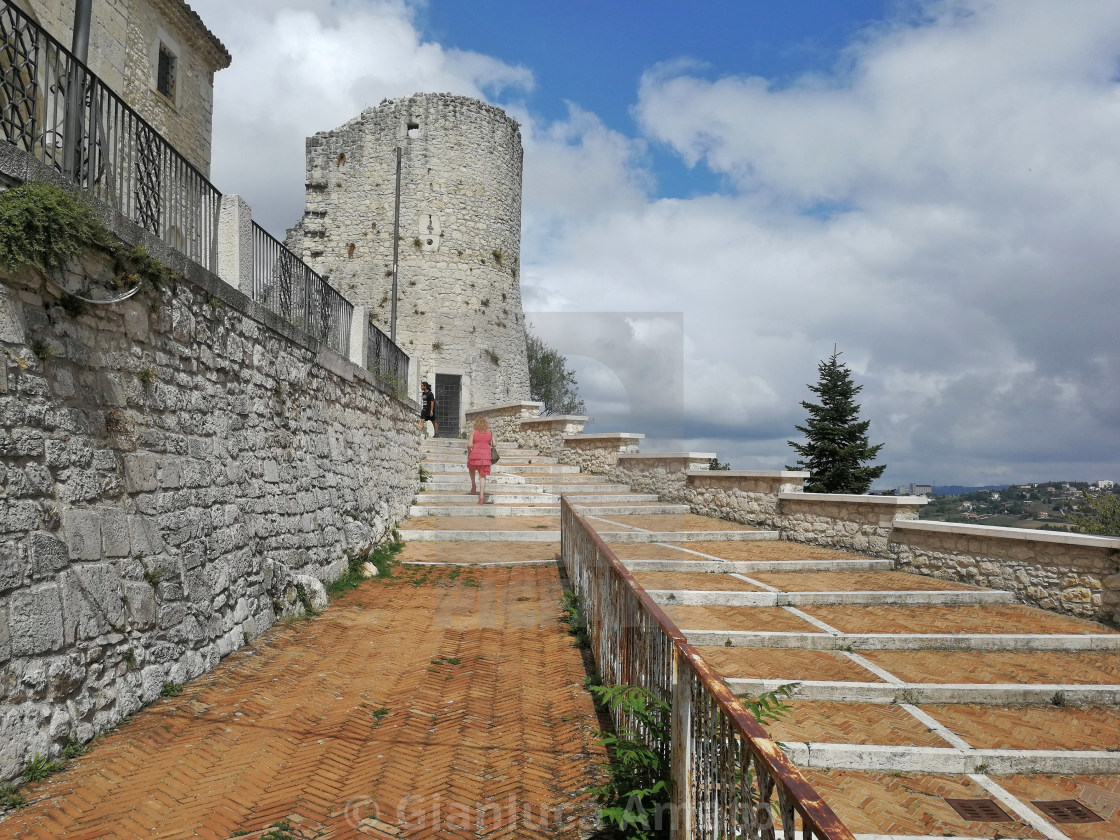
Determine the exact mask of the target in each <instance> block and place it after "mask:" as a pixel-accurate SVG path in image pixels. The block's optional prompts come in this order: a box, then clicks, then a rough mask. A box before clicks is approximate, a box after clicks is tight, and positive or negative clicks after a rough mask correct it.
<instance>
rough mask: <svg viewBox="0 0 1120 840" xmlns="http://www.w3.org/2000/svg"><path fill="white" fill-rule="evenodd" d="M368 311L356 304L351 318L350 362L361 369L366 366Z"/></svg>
mask: <svg viewBox="0 0 1120 840" xmlns="http://www.w3.org/2000/svg"><path fill="white" fill-rule="evenodd" d="M367 311H368V310H367V309H366V308H365V307H364V306H358V305H357V304H354V313H353V314H352V315H351V316H350V361H352V362H353V363H354V364H356V365H357V366H358V367H360V368H364V367H365V366H366V325H367V324H369V315H367V314H366V313H367Z"/></svg>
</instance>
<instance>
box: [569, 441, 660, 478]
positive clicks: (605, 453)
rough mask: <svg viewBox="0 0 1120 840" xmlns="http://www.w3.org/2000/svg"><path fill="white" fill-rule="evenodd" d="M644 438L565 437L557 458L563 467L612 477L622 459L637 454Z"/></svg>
mask: <svg viewBox="0 0 1120 840" xmlns="http://www.w3.org/2000/svg"><path fill="white" fill-rule="evenodd" d="M644 437H645V435H640V434H634V433H632V432H618V433H614V434H591V435H582V434H575V435H564V436H562V437H561V441H560V443H561V448H560V450H559V452H558V453H557V454H558V457H559V458H560V463H561V464H569V465H572V466H576V467H579V468H580V471H581V472H585V473H591V474H592V475H609V474H610V473H611V472H612V471H613V470H614V469H615V467H616V466H618V459H619V457H620V456H621V455H632V454H635V453H637V451H638V447H639V446H640V445H641V443H640V442H641V439H642V438H644Z"/></svg>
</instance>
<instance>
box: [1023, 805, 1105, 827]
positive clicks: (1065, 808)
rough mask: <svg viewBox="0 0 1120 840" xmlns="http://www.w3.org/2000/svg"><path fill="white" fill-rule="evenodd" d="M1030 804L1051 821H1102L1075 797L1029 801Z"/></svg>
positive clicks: (1102, 820) (1102, 819)
mask: <svg viewBox="0 0 1120 840" xmlns="http://www.w3.org/2000/svg"><path fill="white" fill-rule="evenodd" d="M1031 804H1032V805H1033V806H1034V807H1036V808H1037V809H1038V810H1040V811H1041V812H1042V813H1044V814H1045V815H1046V816H1048V817H1049V818H1050V821H1051V822H1056V823H1091V822H1104V817H1100V816H1097V815H1096V814H1094V813H1093V812H1092V811H1090V810H1089V809H1088V808H1086V807H1085V806H1084V805H1082V804H1081V803H1080V802H1078V801H1077V800H1076V799H1055V800H1051V801H1049V802H1031Z"/></svg>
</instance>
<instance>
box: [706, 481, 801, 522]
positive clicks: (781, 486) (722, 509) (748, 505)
mask: <svg viewBox="0 0 1120 840" xmlns="http://www.w3.org/2000/svg"><path fill="white" fill-rule="evenodd" d="M808 477H809V473H807V472H801V471H795V470H689V471H687V472H686V473H685V488H684V494H685V498H686V499H687V503H688V504H689V505H690V506H691V507H692V510H693V512H694V513H699V514H702V515H704V516H715V517H718V518H719V519H729V520H731V521H732V522H742V523H743V524H744V525H753V526H755V527H759V528H778V527H779V517H780V513H779V510H778V494H779V493H800V492H801V488H802V487H803V486H804V484H805V479H807V478H808Z"/></svg>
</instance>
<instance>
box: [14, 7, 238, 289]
mask: <svg viewBox="0 0 1120 840" xmlns="http://www.w3.org/2000/svg"><path fill="white" fill-rule="evenodd" d="M0 136H2V138H3V139H4V140H6V141H7V142H8V143H11V144H12V145H14V146H16V147H17V148H20V149H22V150H23V151H25V152H27V153H29V154H31V155H33V156H34V157H36V158H38V159H39V160H40V161H42V162H43V163H45V164H47V165H48V166H51V167H53V168H55V169H56V170H58V171H59V172H61V173H62V174H63V175H64V176H66V177H67V178H69V179H71V180H72V181H73V182H74V183H75V184H77V185H78V186H80V187H81V188H82V189H84V190H87V191H88V192H90V193H91V194H93V195H94V196H96V197H97V198H99V199H101V200H102V201H104V202H106V203H107V204H110V205H111V206H113V207H115V208H116V209H117V210H118V211H120V212H121V213H122V214H123V215H125V216H127V217H128V218H129V219H131V220H132V221H134V222H136V223H137V224H139V225H141V226H142V227H144V228H146V229H147V230H149V231H151V232H152V233H153V234H155V235H156V236H158V237H159V238H160V239H162V240H163V241H164V242H166V243H167V244H168V245H170V246H172V247H173V248H175V249H176V250H178V251H180V252H182V253H183V254H185V255H186V256H187V257H189V258H190V259H192V260H194V261H195V262H197V263H200V264H201V265H203V266H205V267H206V268H207V269H209V270H210V271H214V272H216V271H217V267H218V248H217V242H218V211H219V204H220V201H221V197H222V196H221V193H220V192H218V190H217V189H215V188H214V186H213V184H211V183H210V182H209V181H208V180H207V179H206V177H205V176H204V175H203V174H202V173H201V172H199V171H198V169H196V168H195V167H194V166H193V165H192V164H191V163H189V162H188V161H187V159H186V158H184V157H183V156H182V155H181V154H179V152H177V151H176V150H175V149H174V148H173V147H172V146H171V145H170V144H169V143H168V142H167V141H166V140H165V139H163V137H161V136H160V134H159V132H157V131H156V130H155V129H154V128H152V126H151V125H149V124H148V123H147V122H146V121H145V120H144V118H143V117H141V116H140V115H139V114H138V113H136V111H135V110H133V108H132V107H130V106H129V105H127V104H126V103H125V101H124V100H123V99H121V97H120V96H118V95H117V94H116V93H114V92H113V91H112V90H110V89H109V87H108V86H107V85H106V84H105V83H104V82H103V81H101V79H99V78H98V77H97V76H95V75H94V74H93V73H91V72H90V71H89V70H88V69H87V68H86V67H85V66H84V65H82V64H81V63H80V62H79V61H78V60H77V59H75V58H74V56H73V55H72V54H71V52H70V51H69V50H68V49H66V48H65V47H64V46H62V44H60V43H59V42H58V41H56V40H55V39H54V38H52V37H51V36H50V35H49V34H48V33H47V32H46V31H44V30H43V29H42V28H41V27H39V26H38V25H37V24H36V23H35V22H34V21H32V20H31V19H30V18H28V17H27V16H26V15H24V14H23V13H22V12H21V11H20V10H19V9H17V8H16V7H15V6H13V5H12V4H11V3H9V2H7V0H0Z"/></svg>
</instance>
